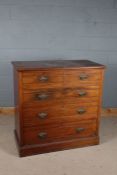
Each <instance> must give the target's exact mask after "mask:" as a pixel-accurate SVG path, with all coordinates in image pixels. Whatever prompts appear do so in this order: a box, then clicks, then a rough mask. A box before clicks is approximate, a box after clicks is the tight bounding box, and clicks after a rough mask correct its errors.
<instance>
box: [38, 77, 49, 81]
mask: <svg viewBox="0 0 117 175" xmlns="http://www.w3.org/2000/svg"><path fill="white" fill-rule="evenodd" d="M48 80H49V78H48V76H41V77H39V81H41V82H47V81H48Z"/></svg>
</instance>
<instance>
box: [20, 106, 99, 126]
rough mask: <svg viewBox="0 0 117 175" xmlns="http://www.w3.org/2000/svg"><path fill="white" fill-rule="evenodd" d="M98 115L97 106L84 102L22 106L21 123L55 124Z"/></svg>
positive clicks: (35, 124)
mask: <svg viewBox="0 0 117 175" xmlns="http://www.w3.org/2000/svg"><path fill="white" fill-rule="evenodd" d="M97 117H98V107H97V106H93V105H92V106H89V104H87V105H86V104H85V105H82V106H79V105H77V104H75V105H71V104H68V105H64V107H63V106H62V105H59V106H56V107H49V108H47V107H45V108H29V109H28V108H24V109H23V124H24V127H25V126H41V125H48V126H49V125H55V124H60V125H61V124H62V123H70V122H78V121H82V120H88V119H96V118H97Z"/></svg>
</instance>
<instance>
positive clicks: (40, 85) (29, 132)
mask: <svg viewBox="0 0 117 175" xmlns="http://www.w3.org/2000/svg"><path fill="white" fill-rule="evenodd" d="M12 63H13V68H14V69H13V70H14V101H15V136H16V141H17V145H18V149H19V154H20V156H27V155H33V154H40V153H46V152H51V151H57V150H65V149H70V148H77V147H83V146H89V145H96V144H98V143H99V118H100V109H101V95H102V84H103V74H104V68H105V67H104V66H103V65H101V64H98V63H94V62H91V61H88V60H72V61H71V60H63V61H60V60H58V61H23V62H21V61H17V62H12Z"/></svg>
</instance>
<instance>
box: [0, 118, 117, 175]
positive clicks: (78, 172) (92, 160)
mask: <svg viewBox="0 0 117 175" xmlns="http://www.w3.org/2000/svg"><path fill="white" fill-rule="evenodd" d="M13 129H14V118H13V117H11V116H8V117H7V116H0V175H117V117H111V118H103V119H102V120H101V128H100V135H101V143H100V145H98V146H93V147H85V148H79V149H72V150H67V151H60V152H54V153H48V154H41V155H36V156H30V157H25V158H19V157H18V154H17V149H16V144H15V140H14V135H13Z"/></svg>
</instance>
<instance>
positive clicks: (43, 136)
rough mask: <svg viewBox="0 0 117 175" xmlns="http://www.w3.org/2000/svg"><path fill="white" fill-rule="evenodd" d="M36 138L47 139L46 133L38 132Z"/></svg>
mask: <svg viewBox="0 0 117 175" xmlns="http://www.w3.org/2000/svg"><path fill="white" fill-rule="evenodd" d="M38 137H39V138H40V139H45V138H46V137H47V133H46V132H40V133H39V134H38Z"/></svg>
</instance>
